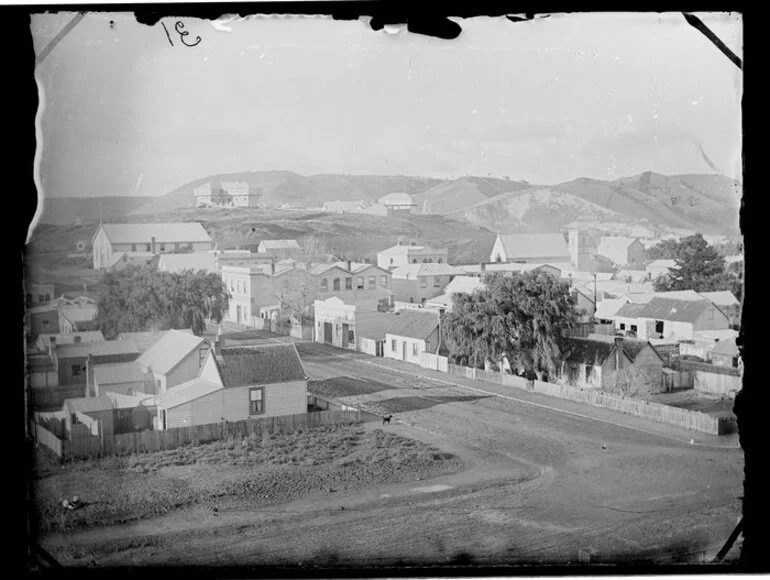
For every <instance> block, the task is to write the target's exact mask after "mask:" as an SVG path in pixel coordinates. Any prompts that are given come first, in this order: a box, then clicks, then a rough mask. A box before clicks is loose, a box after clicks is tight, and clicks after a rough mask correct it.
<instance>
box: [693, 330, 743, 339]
mask: <svg viewBox="0 0 770 580" xmlns="http://www.w3.org/2000/svg"><path fill="white" fill-rule="evenodd" d="M692 337H693V340H695V341H702V342H712V341H713V342H718V341H722V340H725V339H728V338H732V339H733V340H735V339H736V338H738V331H737V330H733V329H731V328H725V329H723V330H694V331H693V333H692Z"/></svg>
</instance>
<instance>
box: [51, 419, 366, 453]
mask: <svg viewBox="0 0 770 580" xmlns="http://www.w3.org/2000/svg"><path fill="white" fill-rule="evenodd" d="M360 421H361V412H360V411H321V412H317V413H300V414H297V415H285V416H282V417H262V418H259V419H247V420H244V421H234V422H223V423H211V424H208V425H196V426H191V427H177V428H173V429H167V430H165V431H150V430H147V431H141V432H136V433H124V434H121V435H114V436H112V437H83V438H78V439H64V440H61V439H58V438H57V437H56V436H55V435H53V434H52V433H50V432H49V431H47V430H46V429H44V428H43V427H41V426H39V425H38V426H37V430H36V438H37V442H38V443H40V444H42V445H45V446H46V447H48V448H49V449H51V450H52V451H53V452H54V453H56V455H58V456H59V457H61V458H62V459H83V458H87V457H106V456H110V455H124V454H131V453H148V452H152V451H160V450H168V449H175V448H177V447H181V446H183V445H189V444H193V445H198V444H201V443H209V442H211V441H219V440H222V439H227V438H228V437H246V436H248V435H251V434H252V433H255V434H257V435H261V434H262V433H264V432H267V433H270V434H274V433H289V432H292V431H297V430H304V429H312V428H314V427H320V426H322V425H352V424H354V423H359V422H360Z"/></svg>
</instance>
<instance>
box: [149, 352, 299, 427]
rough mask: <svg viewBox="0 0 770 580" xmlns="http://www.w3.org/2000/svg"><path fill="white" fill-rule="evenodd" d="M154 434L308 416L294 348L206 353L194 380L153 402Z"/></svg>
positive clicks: (167, 392) (297, 354) (297, 357)
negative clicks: (227, 422) (156, 412)
mask: <svg viewBox="0 0 770 580" xmlns="http://www.w3.org/2000/svg"><path fill="white" fill-rule="evenodd" d="M155 403H156V405H157V407H158V420H157V422H156V424H157V428H158V429H170V428H173V427H184V426H192V425H206V424H210V423H219V422H220V421H242V420H245V419H251V418H259V417H277V416H282V415H295V414H300V413H305V412H307V374H306V372H305V369H304V367H303V365H302V361H301V360H300V357H299V353H298V352H297V349H296V347H295V346H294V344H269V345H265V344H261V345H249V346H239V347H222V346H221V345H220V344H219V343H216V344H215V348H214V351H213V352H212V351H209V353H208V355H207V358H206V361H205V363H204V366H203V367H202V368H201V372H200V374H199V376H198V377H196V378H194V379H192V380H190V381H188V382H186V383H183V384H181V385H179V386H177V387H176V388H174V389H171V390H168V391H166V392H165V393H163V394H162V395H159V396H158V397H156V398H155Z"/></svg>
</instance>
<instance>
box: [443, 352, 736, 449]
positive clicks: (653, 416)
mask: <svg viewBox="0 0 770 580" xmlns="http://www.w3.org/2000/svg"><path fill="white" fill-rule="evenodd" d="M449 373H450V374H453V375H456V376H460V377H464V378H468V379H478V380H482V381H487V382H491V383H497V384H501V385H506V386H511V387H516V388H520V389H527V390H529V391H534V392H536V393H540V394H543V395H548V396H549V397H556V398H559V399H566V400H568V401H573V402H575V403H582V404H584V405H591V406H593V407H603V408H605V409H612V410H613V411H617V412H619V413H624V414H626V415H634V416H636V417H641V418H644V419H648V420H650V421H656V422H658V423H666V424H668V425H674V426H676V427H680V428H683V429H689V430H692V431H699V432H701V433H708V434H709V435H722V434H724V433H729V432H731V430H732V429H733V425H732V423H731V420H730V418H728V417H714V416H712V415H708V414H706V413H701V412H698V411H690V410H688V409H682V408H679V407H672V406H670V405H662V404H660V403H651V402H648V401H643V400H640V399H631V398H629V397H624V396H623V395H616V394H612V393H607V392H604V391H601V390H598V389H578V388H576V387H572V386H569V385H560V384H555V383H546V382H543V381H528V380H527V379H525V378H523V377H519V376H516V375H510V374H504V373H500V372H494V371H485V370H482V369H476V368H471V367H464V366H459V365H454V364H450V365H449Z"/></svg>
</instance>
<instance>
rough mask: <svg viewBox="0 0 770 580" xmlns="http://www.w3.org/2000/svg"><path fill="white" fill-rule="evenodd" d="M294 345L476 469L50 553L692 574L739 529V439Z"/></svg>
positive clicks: (321, 369)
mask: <svg viewBox="0 0 770 580" xmlns="http://www.w3.org/2000/svg"><path fill="white" fill-rule="evenodd" d="M273 340H288V339H273ZM297 346H298V349H299V351H300V355H301V356H302V359H303V362H304V364H305V367H306V369H307V371H308V374H309V376H310V378H311V380H313V381H323V382H321V383H315V382H314V383H313V384H314V385H319V386H318V388H319V389H321V390H323V389H326V390H328V391H336V394H337V396H338V397H340V398H341V400H343V401H349V402H350V403H351V404H356V405H359V406H361V407H362V408H363V409H365V410H369V411H372V412H375V413H384V412H390V413H393V415H394V421H393V423H392V424H391V425H387V426H384V427H383V426H382V425H380V424H379V423H369V424H368V425H367V429H384V430H390V431H392V432H394V433H397V434H399V435H403V436H406V437H411V438H413V439H418V440H420V441H423V442H425V443H428V444H430V445H432V446H434V447H437V448H440V449H442V450H444V451H446V452H448V453H452V454H455V455H457V456H459V457H460V458H461V459H462V460H463V461H464V463H465V464H466V465H467V466H468V468H467V469H466V470H464V471H462V472H460V473H456V474H452V475H444V476H440V477H438V478H434V479H431V480H429V481H414V482H408V483H401V484H398V485H391V486H381V487H377V488H370V489H365V490H353V491H351V492H345V493H339V492H336V493H319V494H317V495H314V496H312V497H308V498H304V499H301V500H298V501H294V502H290V503H284V504H280V505H275V506H271V507H264V508H259V509H255V510H253V511H244V510H239V511H231V512H227V511H225V512H222V513H219V514H218V515H216V516H215V515H213V514H211V513H210V511H207V510H204V509H200V510H198V511H192V512H188V513H185V514H170V515H167V516H163V517H159V518H155V519H153V520H148V521H144V522H141V523H139V524H135V525H132V526H116V527H111V528H105V529H98V530H97V529H94V530H89V531H85V532H80V533H77V534H68V535H59V536H52V537H49V538H47V539H46V541H45V542H44V545H48V546H49V547H51V548H52V549H55V548H56V547H57V546H61V545H64V544H67V543H75V544H79V545H82V546H84V547H85V548H86V550H88V549H89V548H88V547H89V546H90V550H91V552H90V553H91V554H92V555H93V557H94V558H95V560H96V561H97V562H98V564H99V565H132V564H139V565H141V564H177V565H179V564H194V565H204V564H215V565H216V564H226V565H281V564H289V565H295V564H300V563H304V564H306V565H318V564H330V565H331V564H338V565H358V566H360V565H370V564H371V565H378V564H379V565H385V564H397V563H399V562H402V563H414V564H430V563H447V562H456V563H463V562H464V563H469V562H472V563H479V564H514V563H525V562H549V563H551V562H568V561H572V562H576V561H577V558H578V551H579V550H583V551H589V550H590V551H592V553H593V558H594V559H596V560H599V561H614V562H618V561H624V562H627V561H629V560H638V559H645V560H649V559H654V560H657V561H672V560H673V561H694V560H698V559H699V558H702V557H703V555H704V553H705V555H706V556H713V554H714V553H715V552H716V551H717V550H718V549H719V547H721V543H722V542H724V540H725V539H726V538H727V536H728V535H729V533H730V532H731V530H732V528H733V527H734V525H735V523H736V520H737V518H738V516H739V514H740V502H739V499H738V498H739V496H740V495H741V482H742V469H743V463H742V454H741V451H740V449H736V448H735V446H734V445H732V444H731V440H725V439H724V438H708V437H704V436H702V435H700V434H693V433H689V432H682V431H678V430H675V429H673V428H668V427H666V426H661V425H651V424H649V423H645V422H642V421H640V420H638V419H635V418H632V417H623V416H620V415H617V414H614V413H609V412H604V411H603V410H597V409H587V408H585V407H580V406H579V405H574V404H568V403H566V402H563V401H557V400H554V399H550V400H549V399H548V398H546V397H539V396H535V395H533V394H530V393H521V392H518V391H516V392H513V390H511V391H510V394H509V395H506V394H502V396H500V393H496V392H495V391H496V390H499V389H500V387H499V386H495V385H487V384H484V383H476V386H477V387H478V389H476V390H472V389H473V387H471V388H470V389H469V388H466V387H464V386H460V385H453V384H450V383H451V382H452V381H453V380H454V378H453V377H449V376H448V375H443V377H444V381H446V382H441V381H440V380H435V378H436V377H435V375H431V373H430V372H429V371H424V370H423V369H420V368H419V367H411V366H410V365H404V364H401V363H398V364H396V365H392V364H391V363H390V362H388V361H383V359H372V358H371V357H366V356H365V355H361V354H359V353H353V352H345V351H340V350H337V349H334V348H331V347H327V346H324V345H318V344H313V343H305V342H298V343H297ZM373 363H374V364H373ZM388 365H391V366H393V368H388ZM412 369H413V370H412ZM415 375H422V376H415ZM311 386H312V385H311ZM690 439H694V440H697V441H694V442H696V444H695V445H693V444H690V441H689V440H690ZM603 446H604V448H603ZM105 540H110V541H111V543H110V544H109V546H106V545H105V543H104V542H105ZM83 563H85V562H83Z"/></svg>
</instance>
